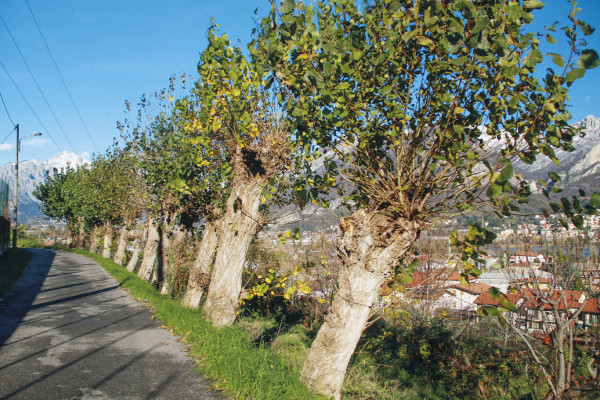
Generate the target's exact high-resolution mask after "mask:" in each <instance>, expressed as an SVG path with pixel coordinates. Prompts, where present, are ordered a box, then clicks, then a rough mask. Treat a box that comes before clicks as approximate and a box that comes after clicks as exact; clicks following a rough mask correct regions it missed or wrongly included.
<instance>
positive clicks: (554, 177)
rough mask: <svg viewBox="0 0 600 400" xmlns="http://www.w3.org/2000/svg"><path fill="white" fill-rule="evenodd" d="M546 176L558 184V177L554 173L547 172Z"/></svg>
mask: <svg viewBox="0 0 600 400" xmlns="http://www.w3.org/2000/svg"><path fill="white" fill-rule="evenodd" d="M548 176H549V177H550V179H552V181H553V182H556V183H558V182H560V180H561V179H560V176H559V175H558V174H556V173H554V172H548Z"/></svg>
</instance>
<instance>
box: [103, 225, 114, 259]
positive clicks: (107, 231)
mask: <svg viewBox="0 0 600 400" xmlns="http://www.w3.org/2000/svg"><path fill="white" fill-rule="evenodd" d="M112 240H113V227H112V225H111V224H110V222H107V223H106V224H104V245H103V248H102V257H104V258H110V248H111V246H112Z"/></svg>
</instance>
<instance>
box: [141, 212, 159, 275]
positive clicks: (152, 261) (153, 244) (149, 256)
mask: <svg viewBox="0 0 600 400" xmlns="http://www.w3.org/2000/svg"><path fill="white" fill-rule="evenodd" d="M159 246H160V230H159V225H158V221H157V220H156V218H155V217H153V216H151V215H148V236H147V239H146V245H145V246H144V256H143V258H142V265H141V266H140V269H139V271H138V276H139V277H140V278H142V279H144V280H147V281H150V280H151V279H152V275H153V272H154V266H155V265H156V261H157V258H158V251H159Z"/></svg>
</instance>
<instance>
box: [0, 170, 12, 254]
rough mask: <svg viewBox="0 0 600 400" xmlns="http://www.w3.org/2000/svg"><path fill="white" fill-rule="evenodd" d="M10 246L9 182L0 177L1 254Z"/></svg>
mask: <svg viewBox="0 0 600 400" xmlns="http://www.w3.org/2000/svg"><path fill="white" fill-rule="evenodd" d="M9 246H10V219H8V184H7V183H6V182H4V181H3V180H2V179H0V254H2V253H4V252H5V251H6V250H8V248H9Z"/></svg>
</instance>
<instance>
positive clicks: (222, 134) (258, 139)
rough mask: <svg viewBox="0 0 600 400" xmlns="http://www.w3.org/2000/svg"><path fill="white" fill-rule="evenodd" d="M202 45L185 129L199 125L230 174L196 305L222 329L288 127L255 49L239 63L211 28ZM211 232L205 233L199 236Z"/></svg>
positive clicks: (283, 155)
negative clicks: (202, 296)
mask: <svg viewBox="0 0 600 400" xmlns="http://www.w3.org/2000/svg"><path fill="white" fill-rule="evenodd" d="M208 40H209V45H208V47H207V49H206V50H205V51H204V52H203V53H202V55H201V59H200V62H199V64H198V72H199V74H200V79H199V80H198V81H197V82H196V87H195V89H194V95H195V96H196V104H197V106H196V110H197V114H196V115H197V117H196V119H195V120H194V121H193V122H192V125H193V124H196V125H197V126H198V129H196V131H197V132H198V133H199V137H200V138H206V137H208V138H210V140H211V142H214V143H215V149H216V151H219V152H220V154H221V155H222V156H223V157H225V158H224V160H223V161H224V162H223V164H226V165H229V167H230V170H231V174H230V179H229V180H227V181H223V184H224V185H226V186H227V188H228V190H229V193H230V194H229V196H228V198H227V201H226V204H225V205H224V208H223V211H222V215H221V216H219V217H218V218H216V219H214V220H212V221H210V222H211V224H210V225H209V227H210V228H212V229H214V231H213V232H214V234H215V235H216V236H214V235H213V237H214V238H218V248H217V249H216V254H215V256H214V257H215V258H214V266H213V270H212V278H211V282H210V285H209V289H208V294H207V299H206V303H205V305H204V308H203V309H204V311H205V313H206V316H207V317H208V319H209V320H210V321H211V322H212V323H213V324H214V325H217V326H221V325H230V324H231V323H233V321H234V320H235V316H236V311H237V309H238V307H239V296H240V292H241V284H242V271H243V268H244V263H245V260H246V253H247V251H248V247H249V245H250V242H251V241H252V238H253V237H254V236H255V235H256V234H257V233H258V232H259V230H260V229H262V227H263V225H264V223H265V219H264V216H263V214H262V213H261V210H260V207H261V203H262V202H263V201H264V200H263V199H264V197H263V191H265V190H266V188H267V186H268V184H269V183H270V181H271V180H272V179H274V178H275V177H276V176H277V175H278V174H279V173H281V172H282V171H284V170H285V167H286V166H287V165H289V155H290V152H291V147H290V141H289V139H290V137H289V133H288V129H287V123H286V122H285V120H284V118H283V115H282V114H281V113H280V112H279V110H277V108H276V107H275V105H274V102H273V100H274V99H273V98H272V95H271V92H269V91H268V90H267V89H266V88H265V86H264V82H263V79H264V78H265V75H266V74H267V73H268V70H266V69H265V61H266V60H265V59H262V58H261V55H260V54H258V53H256V52H253V56H252V57H251V58H249V59H248V58H246V57H245V56H244V55H243V54H242V51H241V49H240V48H237V47H234V46H231V45H230V42H229V39H228V37H227V35H223V36H220V37H219V36H216V35H215V34H214V32H213V31H212V30H211V31H209V37H208ZM210 232H211V231H208V230H206V229H205V234H207V233H210ZM214 244H216V242H214ZM213 251H214V249H213ZM209 252H210V250H209ZM207 254H209V253H207ZM210 258H211V257H210V256H207V257H205V260H206V261H208V262H210ZM202 268H203V270H204V271H206V270H207V269H208V268H207V266H206V265H204V266H199V268H198V270H201V269H202ZM192 273H193V275H192V276H195V275H194V274H195V271H192Z"/></svg>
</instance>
